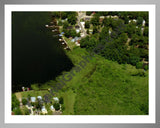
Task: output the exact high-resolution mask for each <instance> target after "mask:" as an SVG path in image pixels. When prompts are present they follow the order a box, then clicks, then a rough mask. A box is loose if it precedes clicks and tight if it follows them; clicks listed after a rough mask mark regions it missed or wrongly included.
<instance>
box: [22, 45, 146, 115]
mask: <svg viewBox="0 0 160 128" xmlns="http://www.w3.org/2000/svg"><path fill="white" fill-rule="evenodd" d="M66 54H67V56H68V57H69V58H70V59H71V60H72V62H73V64H74V65H75V66H77V65H79V62H80V61H81V60H84V59H83V58H82V57H83V56H86V55H88V52H86V50H85V49H81V48H78V47H76V48H73V50H72V51H66ZM73 68H74V67H73ZM64 73H68V74H70V72H62V74H64ZM74 73H75V75H74V76H72V79H71V80H70V81H67V82H65V83H66V85H65V86H64V87H63V88H62V89H61V90H59V92H58V93H55V94H56V96H57V97H63V99H64V106H65V110H64V111H63V113H62V114H63V115H146V114H148V71H144V70H142V69H136V68H135V67H134V66H131V65H128V64H121V65H120V64H118V63H117V62H113V61H109V60H107V59H104V58H103V57H101V56H98V55H95V57H93V58H92V59H91V60H90V61H89V62H88V63H87V64H86V66H85V67H84V68H81V71H80V72H77V73H76V72H74ZM61 77H62V75H60V76H58V77H57V79H58V78H61ZM55 83H56V82H55V81H53V80H51V81H48V82H47V83H45V84H43V85H42V86H41V87H40V88H43V89H45V88H46V89H47V88H49V86H51V85H55ZM47 93H49V92H48V91H47V90H44V91H29V92H22V93H21V96H22V97H27V96H28V94H30V95H31V96H35V97H37V96H38V95H41V96H44V95H45V94H47Z"/></svg>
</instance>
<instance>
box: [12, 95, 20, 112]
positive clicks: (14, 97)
mask: <svg viewBox="0 0 160 128" xmlns="http://www.w3.org/2000/svg"><path fill="white" fill-rule="evenodd" d="M19 103H20V102H19V101H18V99H17V97H16V95H15V94H12V110H14V109H15V108H18V107H19Z"/></svg>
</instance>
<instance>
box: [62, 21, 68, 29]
mask: <svg viewBox="0 0 160 128" xmlns="http://www.w3.org/2000/svg"><path fill="white" fill-rule="evenodd" d="M68 26H69V24H68V21H65V22H64V23H63V29H67V27H68Z"/></svg>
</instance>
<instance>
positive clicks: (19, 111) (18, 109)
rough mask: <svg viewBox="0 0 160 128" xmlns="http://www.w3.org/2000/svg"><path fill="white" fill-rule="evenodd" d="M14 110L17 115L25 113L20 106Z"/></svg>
mask: <svg viewBox="0 0 160 128" xmlns="http://www.w3.org/2000/svg"><path fill="white" fill-rule="evenodd" d="M13 112H14V114H15V115H23V114H22V111H21V109H20V108H17V109H15V110H14V111H13Z"/></svg>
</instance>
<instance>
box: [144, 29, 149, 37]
mask: <svg viewBox="0 0 160 128" xmlns="http://www.w3.org/2000/svg"><path fill="white" fill-rule="evenodd" d="M148 33H149V32H148V27H145V28H144V32H143V35H144V36H147V37H148Z"/></svg>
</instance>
